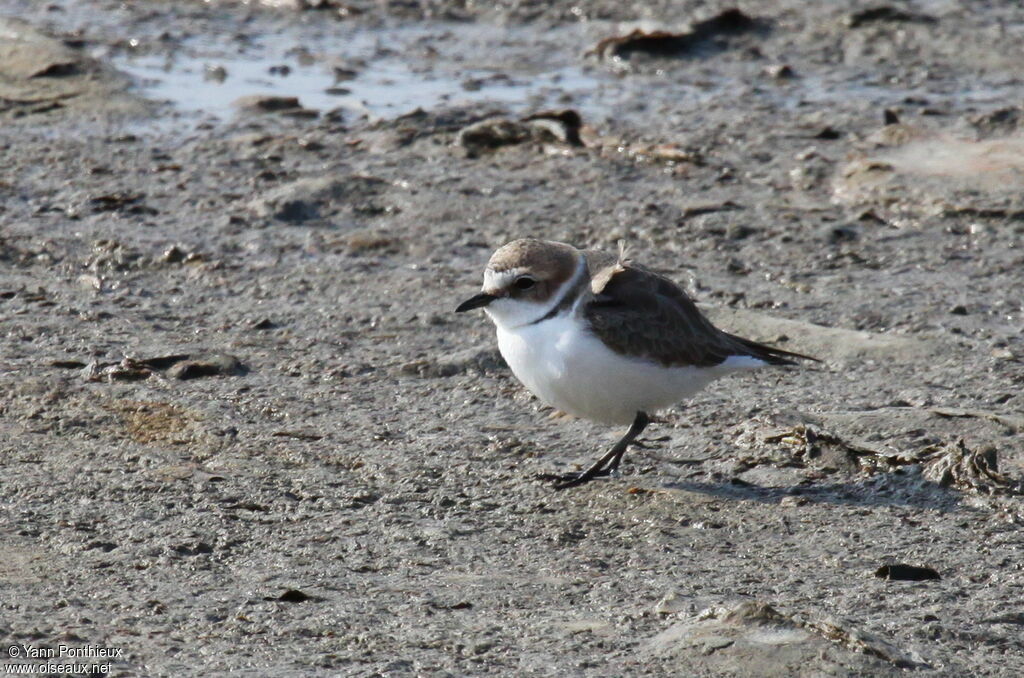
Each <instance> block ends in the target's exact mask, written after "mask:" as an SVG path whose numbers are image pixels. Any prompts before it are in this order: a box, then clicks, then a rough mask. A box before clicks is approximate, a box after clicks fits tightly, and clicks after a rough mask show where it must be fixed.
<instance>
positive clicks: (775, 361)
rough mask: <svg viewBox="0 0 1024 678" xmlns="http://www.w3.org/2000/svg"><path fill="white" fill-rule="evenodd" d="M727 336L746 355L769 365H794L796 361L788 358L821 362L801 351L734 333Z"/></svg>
mask: <svg viewBox="0 0 1024 678" xmlns="http://www.w3.org/2000/svg"><path fill="white" fill-rule="evenodd" d="M729 338H730V339H732V340H733V341H735V342H736V343H737V344H739V345H740V346H741V347H742V348H743V349H744V350H745V351H746V352H747V355H749V356H751V357H753V358H757V359H758V360H763V361H765V362H766V363H768V364H769V365H796V363H795V362H793V361H792V360H790V358H797V359H799V360H813V361H814V362H816V363H820V362H821V361H820V360H818V359H817V358H812V357H811V356H809V355H804V354H803V353H793V352H792V351H783V350H782V349H781V348H775V347H774V346H766V345H764V344H759V343H757V342H756V341H751V340H750V339H744V338H743V337H737V336H736V335H735V334H730V335H729Z"/></svg>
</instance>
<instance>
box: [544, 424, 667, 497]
mask: <svg viewBox="0 0 1024 678" xmlns="http://www.w3.org/2000/svg"><path fill="white" fill-rule="evenodd" d="M649 423H651V420H650V417H648V416H647V414H646V413H645V412H637V413H636V419H634V420H633V425H632V426H630V427H629V430H628V431H626V435H624V436H622V438H621V439H620V440H619V442H617V443H615V446H614V447H612V449H610V450H608V453H607V454H605V455H604V456H603V457H601V458H600V459H598V460H597V461H596V462H595V463H594V465H593V466H591V467H590V468H588V469H587V470H586V471H584V472H583V473H581V474H579V475H578V476H576V477H575V478H573V479H572V480H569V481H566V482H564V483H559V484H557V485H555V489H556V490H564V489H567V488H569V487H576V486H577V485H582V484H583V483H586V482H589V481H591V480H593V479H594V478H596V477H598V476H606V475H608V474H609V473H612V472H614V471H615V470H616V469H618V468H619V462H621V461H622V455H623V454H625V453H626V448H627V447H629V444H630V443H631V442H633V441H634V440H636V437H637V436H638V435H640V434H641V433H643V430H644V429H645V428H647V424H649Z"/></svg>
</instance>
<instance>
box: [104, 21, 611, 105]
mask: <svg viewBox="0 0 1024 678" xmlns="http://www.w3.org/2000/svg"><path fill="white" fill-rule="evenodd" d="M491 33H493V34H494V35H490V34H491ZM499 35H504V32H502V31H501V30H500V29H497V28H485V27H479V26H472V27H460V28H459V29H458V33H457V34H455V33H454V31H453V30H451V29H447V28H444V27H436V28H433V29H432V28H430V27H428V28H424V27H423V26H417V27H415V28H405V29H373V30H370V29H365V30H357V31H352V32H349V33H343V32H340V31H339V32H338V33H337V34H335V35H328V34H324V32H321V34H319V35H315V36H302V39H301V40H300V39H298V38H296V39H292V40H288V39H285V40H278V39H275V40H273V41H270V40H269V39H268V42H267V44H264V45H253V44H249V45H247V46H246V47H245V48H244V49H240V48H239V47H238V46H230V45H226V46H217V45H212V44H202V43H199V42H195V43H187V44H186V45H185V46H184V48H180V49H176V50H175V51H174V52H172V53H165V54H154V53H146V54H135V53H132V52H131V51H127V52H123V53H121V54H118V55H115V56H113V57H112V62H113V65H114V66H115V67H116V68H118V69H119V70H121V71H124V72H126V73H128V74H129V75H131V76H133V77H134V78H135V79H136V80H137V82H138V85H139V87H140V90H141V93H142V94H143V95H144V96H146V97H148V98H150V99H153V100H157V101H166V102H168V103H170V104H172V105H173V106H174V107H175V109H176V110H178V111H180V112H183V113H186V114H188V113H191V114H209V115H213V116H216V117H218V118H227V117H230V116H231V115H233V114H234V112H235V106H234V102H236V101H237V100H238V99H239V98H241V97H246V96H250V95H272V96H287V97H298V99H299V101H300V103H301V104H302V106H303V107H305V108H311V109H316V110H319V111H321V112H326V111H331V110H335V109H344V110H348V111H351V112H353V113H356V114H366V115H369V116H371V117H393V116H395V115H400V114H402V113H407V112H409V111H411V110H414V109H416V108H424V109H428V110H429V109H431V108H435V107H438V106H441V105H458V104H467V103H474V102H495V103H501V104H506V105H508V106H509V107H511V108H513V109H525V108H527V107H529V108H532V109H537V108H544V107H558V106H566V105H583V106H586V105H588V104H592V103H594V101H595V99H596V98H598V97H600V96H601V93H602V90H603V87H604V83H605V82H606V81H610V80H612V79H613V76H611V75H608V74H605V73H602V72H595V73H593V74H591V73H588V72H586V71H585V65H584V64H578V63H572V59H566V60H565V61H562V62H558V61H554V62H553V63H549V64H545V65H546V66H549V67H548V68H535V67H533V66H532V65H531V64H529V63H525V64H524V63H519V64H516V66H515V68H511V67H509V68H505V67H504V66H503V65H500V64H497V63H491V64H489V63H487V61H486V59H482V58H479V57H480V55H479V54H477V53H476V52H477V50H480V49H483V48H484V47H485V45H486V43H488V42H497V41H499V38H498V36H499ZM428 41H429V42H428ZM289 43H291V45H289ZM429 43H433V44H439V45H441V46H442V49H440V50H438V49H434V48H432V47H426V46H425V45H427V44H429ZM445 44H448V45H450V46H451V47H452V48H453V51H452V52H451V53H445V51H444V45H445ZM307 45H308V46H312V48H309V47H306V46H307ZM493 56H494V54H493V53H492V57H493ZM569 56H572V55H569ZM466 64H473V66H467V65H466Z"/></svg>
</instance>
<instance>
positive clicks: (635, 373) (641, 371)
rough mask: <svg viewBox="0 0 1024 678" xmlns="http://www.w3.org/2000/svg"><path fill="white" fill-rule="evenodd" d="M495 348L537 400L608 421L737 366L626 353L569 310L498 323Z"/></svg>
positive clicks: (660, 404) (669, 400)
mask: <svg viewBox="0 0 1024 678" xmlns="http://www.w3.org/2000/svg"><path fill="white" fill-rule="evenodd" d="M498 347H499V349H500V350H501V355H502V356H504V358H505V360H506V362H508V364H509V367H511V368H512V372H513V373H514V374H515V375H516V377H517V378H518V379H519V380H520V381H521V382H523V384H524V385H525V386H526V387H527V388H528V389H530V391H532V392H533V393H534V395H536V396H537V397H538V398H540V399H541V400H542V401H544V402H545V403H547V404H548V405H551V406H552V407H555V408H557V409H559V410H562V411H564V412H568V413H569V414H572V415H575V416H578V417H583V418H584V419H591V420H593V421H598V422H602V423H607V424H629V423H631V422H632V421H633V419H634V417H635V416H636V413H637V412H647V413H649V414H651V413H654V412H656V411H658V410H661V409H664V408H666V407H668V406H670V405H673V404H674V403H676V402H678V401H679V400H682V399H683V398H686V397H688V396H690V395H693V394H694V393H696V392H697V391H699V390H701V389H702V388H704V387H705V386H706V385H707V384H708V383H710V382H711V381H713V380H714V379H716V378H717V377H719V376H722V375H724V374H728V373H729V372H731V371H734V369H735V367H739V365H736V366H735V367H734V366H732V365H729V366H727V367H715V368H699V367H662V366H660V365H657V364H655V363H652V362H650V361H647V360H641V359H637V358H629V357H625V356H623V355H621V354H619V353H615V352H614V351H612V350H611V349H609V348H608V347H607V346H605V345H604V343H602V342H601V340H600V339H598V338H597V337H595V336H594V335H592V334H590V333H589V332H587V331H586V330H585V328H584V327H583V324H582V321H581V320H580V319H578V318H575V317H573V316H571V315H562V316H556V317H554V318H551V319H550V320H546V321H544V322H541V323H537V324H535V325H525V326H522V327H516V328H511V329H509V328H507V327H503V326H502V325H501V324H498ZM756 362H758V363H760V361H756ZM750 366H753V365H750ZM730 368H733V369H730Z"/></svg>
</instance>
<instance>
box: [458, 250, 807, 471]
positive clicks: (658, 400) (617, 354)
mask: <svg viewBox="0 0 1024 678" xmlns="http://www.w3.org/2000/svg"><path fill="white" fill-rule="evenodd" d="M475 308H483V309H484V310H485V311H486V312H487V315H488V316H490V318H491V320H492V321H494V324H495V326H496V327H497V330H498V348H499V349H500V350H501V355H502V356H503V357H504V358H505V361H506V362H507V363H508V365H509V367H511V368H512V372H513V374H515V375H516V377H517V378H518V379H519V381H521V382H522V383H523V384H524V385H525V386H526V388H528V389H529V390H530V391H531V392H532V393H533V394H534V395H536V396H537V397H538V398H540V399H541V400H542V401H544V402H545V403H547V404H548V405H550V406H552V407H554V408H556V409H559V410H562V411H563V412H567V413H568V414H572V415H575V416H577V417H582V418H584V419H590V420H592V421H596V422H600V423H604V424H617V425H625V424H631V425H630V427H629V431H627V432H626V434H625V435H624V436H623V437H622V439H621V440H619V442H617V443H616V444H615V445H614V446H613V447H612V448H611V449H610V450H609V451H608V452H607V453H606V454H605V455H604V456H602V457H601V458H600V459H598V460H597V462H595V463H594V464H593V466H591V467H590V468H588V469H587V470H586V471H584V472H582V473H580V474H578V475H574V476H570V477H568V478H566V479H563V481H562V482H560V483H559V484H557V485H555V488H556V489H564V488H567V487H573V486H575V485H581V484H583V483H585V482H587V481H589V480H592V479H593V478H595V477H597V476H601V475H608V474H610V473H613V472H614V471H616V470H617V469H618V467H619V462H620V461H621V460H622V455H623V454H624V453H625V451H626V448H627V447H628V446H629V444H630V443H632V442H633V441H634V440H635V439H636V437H637V436H639V435H640V433H641V432H642V431H643V430H644V428H645V427H646V426H647V424H648V423H650V418H649V416H648V415H649V414H652V413H654V412H656V411H658V410H661V409H663V408H666V407H669V406H670V405H672V404H674V403H676V402H678V401H679V400H681V399H683V398H686V397H688V396H691V395H693V394H694V393H696V392H697V391H699V390H701V389H702V388H704V387H705V386H707V385H708V384H709V383H710V382H711V381H713V380H715V379H717V378H718V377H721V376H724V375H726V374H730V373H732V372H737V371H741V370H746V369H750V368H755V367H762V366H764V365H793V364H794V363H793V361H792V360H791V358H804V359H808V360H816V359H815V358H811V357H809V356H805V355H800V354H799V353H791V352H789V351H783V350H782V349H778V348H772V347H771V346H765V345H763V344H759V343H757V342H754V341H751V340H749V339H743V338H741V337H737V336H735V335H733V334H729V333H727V332H723V331H722V330H720V329H718V328H716V327H715V326H714V325H712V324H711V321H709V320H708V319H707V318H705V317H704V316H703V315H702V314H701V312H700V311H699V310H698V309H697V307H696V306H695V305H694V303H693V301H692V300H691V299H690V298H689V297H688V296H687V295H686V293H685V292H684V291H683V290H682V289H680V287H679V286H678V285H676V284H675V283H674V282H672V281H671V280H669V279H668V278H666V277H664V276H661V275H659V274H657V273H655V272H653V271H651V270H648V269H646V268H644V267H642V266H639V265H636V264H633V263H631V262H628V261H626V260H625V259H624V256H623V255H622V254H621V253H620V255H619V256H618V257H616V256H614V255H611V254H607V253H604V252H599V251H595V250H578V249H576V248H575V247H572V246H571V245H566V244H564V243H559V242H552V241H548V240H532V239H529V240H515V241H513V242H510V243H508V244H507V245H505V246H503V247H501V248H500V249H498V250H497V251H496V252H495V253H494V254H493V255H492V256H491V260H490V261H489V262H488V264H487V268H486V270H484V285H483V291H482V292H480V294H477V295H476V296H475V297H472V298H470V299H467V300H466V301H464V302H463V303H462V304H460V305H459V307H458V308H457V309H455V311H456V312H457V313H462V312H464V311H469V310H472V309H475Z"/></svg>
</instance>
